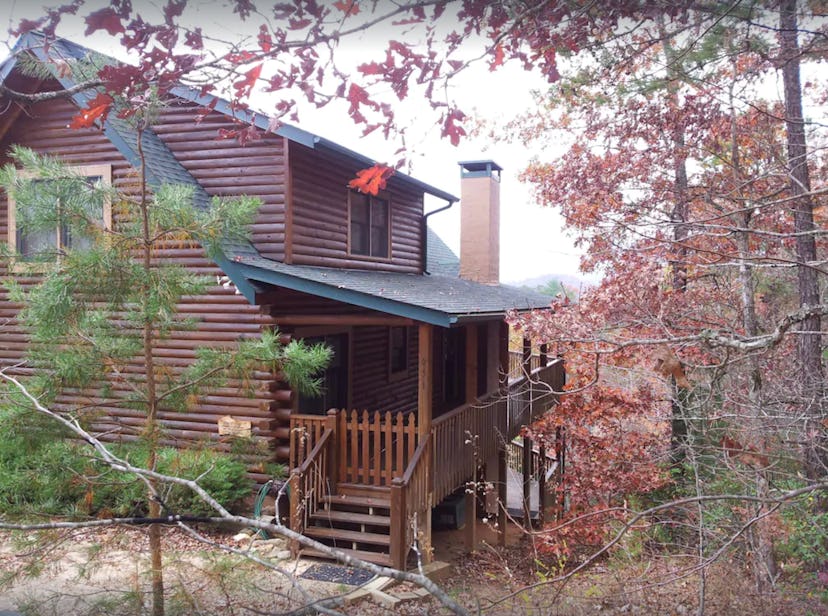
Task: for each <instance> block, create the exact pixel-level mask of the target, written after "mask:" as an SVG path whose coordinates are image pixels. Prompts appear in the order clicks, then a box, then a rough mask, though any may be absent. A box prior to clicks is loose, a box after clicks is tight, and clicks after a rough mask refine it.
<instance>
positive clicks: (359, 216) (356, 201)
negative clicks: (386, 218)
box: [351, 193, 370, 224]
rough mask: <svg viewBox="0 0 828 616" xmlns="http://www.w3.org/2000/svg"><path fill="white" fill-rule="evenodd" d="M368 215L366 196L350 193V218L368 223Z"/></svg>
mask: <svg viewBox="0 0 828 616" xmlns="http://www.w3.org/2000/svg"><path fill="white" fill-rule="evenodd" d="M369 216H370V211H369V208H368V196H367V195H360V194H358V193H351V220H352V221H357V222H361V223H363V224H368V220H369Z"/></svg>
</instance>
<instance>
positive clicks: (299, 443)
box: [290, 415, 326, 470]
mask: <svg viewBox="0 0 828 616" xmlns="http://www.w3.org/2000/svg"><path fill="white" fill-rule="evenodd" d="M325 422H326V418H325V415H291V416H290V468H291V470H292V469H294V468H296V467H297V466H299V465H300V464H302V462H303V461H304V460H305V458H306V457H307V454H308V452H309V451H311V450H312V449H313V446H314V445H316V442H317V441H318V440H319V439H320V438H321V437H322V432H323V431H324V430H325Z"/></svg>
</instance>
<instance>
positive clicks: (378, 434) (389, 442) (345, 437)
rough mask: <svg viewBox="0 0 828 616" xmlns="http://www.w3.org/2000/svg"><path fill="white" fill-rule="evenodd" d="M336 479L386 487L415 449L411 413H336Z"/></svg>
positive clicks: (414, 420)
mask: <svg viewBox="0 0 828 616" xmlns="http://www.w3.org/2000/svg"><path fill="white" fill-rule="evenodd" d="M336 433H337V439H338V443H339V444H338V450H339V460H338V464H337V467H338V477H337V480H338V481H340V482H344V483H359V484H362V485H374V486H390V485H391V482H392V481H393V480H394V478H395V477H399V476H401V475H402V474H403V473H404V472H405V470H406V468H407V467H408V463H409V461H410V460H411V458H412V456H413V455H414V450H415V449H416V448H417V440H418V439H417V417H416V415H415V414H414V413H379V412H375V413H369V412H368V411H361V412H360V411H340V412H339V414H338V416H337V427H336Z"/></svg>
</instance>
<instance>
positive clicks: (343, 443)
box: [0, 34, 565, 567]
mask: <svg viewBox="0 0 828 616" xmlns="http://www.w3.org/2000/svg"><path fill="white" fill-rule="evenodd" d="M86 52H87V50H85V49H84V48H82V47H79V46H77V45H74V44H72V43H70V42H67V41H56V42H53V43H52V44H51V45H50V46H49V47H48V48H44V46H43V40H42V38H41V37H40V36H39V35H36V34H30V35H26V36H24V37H23V38H22V39H21V41H19V42H18V45H17V47H16V48H15V53H18V54H20V53H31V54H33V55H34V56H35V57H38V58H40V59H41V60H44V61H48V60H54V59H55V58H56V57H57V59H60V60H65V61H73V60H76V59H78V58H81V57H83V56H84V55H85V54H86ZM0 78H2V80H3V83H4V84H5V85H6V86H7V87H9V88H11V89H13V90H18V91H27V92H32V91H36V90H37V89H40V90H59V89H60V88H68V87H70V86H71V85H72V83H71V82H70V81H69V79H68V78H67V77H65V76H62V75H60V74H58V73H57V72H56V73H55V76H54V78H53V79H51V80H35V79H32V78H29V77H26V76H24V75H23V74H22V73H21V72H20V71H19V70H17V68H16V59H15V57H14V56H13V57H12V58H11V59H9V60H8V61H7V62H6V63H5V64H3V65H2V69H0ZM174 93H175V96H174V97H172V98H171V99H170V100H169V101H168V105H167V106H166V108H165V109H163V111H162V113H161V114H160V116H159V118H158V120H157V122H156V124H155V125H154V126H153V127H152V130H151V131H147V134H146V135H145V136H144V143H143V146H144V150H145V151H146V152H147V153H148V159H147V170H148V172H149V173H148V177H149V182H150V185H151V186H152V187H157V186H160V185H161V184H164V183H185V184H188V185H190V186H192V187H193V189H194V192H195V199H196V201H197V202H201V203H206V202H208V200H209V198H210V197H212V196H223V197H231V196H240V195H249V196H255V197H258V198H260V199H261V201H262V206H261V209H260V211H259V216H258V218H257V220H256V222H255V224H254V225H253V226H252V229H251V240H250V242H249V244H245V245H233V246H228V247H227V249H226V250H225V255H224V257H222V258H219V259H218V260H217V262H216V263H213V262H211V261H210V260H208V259H207V258H206V256H205V254H204V252H203V250H202V249H201V248H200V247H198V246H190V247H181V246H170V247H168V248H167V249H166V250H164V251H162V252H161V253H160V254H159V255H158V258H159V259H169V260H173V261H175V262H177V263H180V264H182V265H186V266H187V267H188V268H191V269H192V270H193V271H195V272H199V273H202V274H208V275H210V276H215V277H216V280H217V282H216V285H215V286H212V287H211V288H209V289H207V290H206V291H205V292H204V293H203V294H202V295H199V296H193V297H188V298H186V299H185V300H184V301H182V302H181V304H180V305H179V310H180V311H181V313H182V314H183V315H186V316H188V317H191V318H192V320H193V322H194V323H195V327H194V329H187V330H186V331H180V332H173V334H172V335H171V336H170V337H169V339H167V340H164V341H163V342H162V343H161V345H160V347H159V349H158V361H160V362H161V363H163V364H164V365H165V366H166V367H167V368H168V372H169V374H170V375H172V376H173V378H174V376H175V375H176V374H179V373H180V372H181V371H183V370H184V369H186V367H187V366H188V365H189V364H190V362H191V361H192V360H193V359H194V357H195V352H196V349H198V348H199V347H200V346H204V345H209V346H216V345H222V344H232V343H235V342H236V341H237V340H238V339H240V338H246V337H255V336H258V335H260V334H261V332H262V331H263V330H264V329H266V328H274V327H278V329H279V331H281V332H282V333H283V336H284V339H285V340H287V339H290V338H302V339H308V340H318V341H322V342H325V343H327V344H328V345H330V346H331V347H332V348H333V349H334V351H335V355H334V360H333V363H332V365H331V366H330V367H329V368H328V371H327V373H326V375H325V385H326V388H325V392H324V394H323V395H322V396H320V397H318V398H315V399H308V398H304V397H301V396H298V395H296V393H295V392H293V391H291V390H290V388H289V386H288V385H287V384H286V383H284V382H282V381H280V380H279V376H278V375H276V374H269V373H260V374H257V375H256V377H255V379H256V384H257V395H256V396H255V397H254V398H248V397H245V396H244V395H242V394H240V393H239V392H238V391H237V389H235V388H233V387H232V386H228V387H226V388H223V389H219V390H217V391H214V392H211V393H210V394H209V395H205V396H202V397H200V398H199V399H198V400H197V401H195V403H194V404H193V406H192V408H191V409H190V410H189V411H188V412H187V413H186V414H180V413H176V412H173V411H165V410H162V411H161V413H160V415H159V417H160V420H161V422H162V424H163V426H164V434H165V442H166V444H170V445H182V444H184V443H187V442H192V441H200V440H208V441H213V442H216V443H219V442H220V440H221V438H220V431H219V427H218V426H219V424H220V420H221V419H222V418H227V417H230V418H232V419H233V420H236V421H237V422H241V423H242V424H247V425H249V426H250V429H251V435H252V438H253V439H254V441H256V442H257V443H258V444H259V445H261V446H262V447H263V451H266V452H269V453H267V454H266V455H267V457H270V458H272V459H274V460H277V461H282V462H285V463H287V464H289V466H290V468H291V469H292V474H291V478H290V482H291V483H290V486H291V497H290V498H291V523H292V525H293V527H294V528H295V529H297V530H300V531H303V532H304V533H306V534H307V535H308V536H311V537H313V538H315V539H317V540H319V541H321V542H323V543H326V544H328V545H333V546H335V547H338V548H347V549H351V550H353V551H354V552H355V553H356V554H357V555H359V556H362V557H365V558H368V559H369V560H373V561H376V562H382V563H387V564H393V565H395V566H398V567H404V566H405V564H406V559H407V556H408V553H409V549H410V547H411V546H412V545H413V542H414V540H415V539H418V540H419V542H420V543H419V545H421V546H425V547H426V548H427V547H428V546H429V545H430V515H429V514H430V510H431V508H432V507H433V506H435V505H437V504H438V503H439V502H440V501H442V500H443V499H444V498H445V497H447V496H449V495H450V494H452V493H454V492H456V491H457V490H458V489H463V487H464V486H465V485H466V483H467V482H469V481H474V480H476V479H478V478H482V477H483V475H481V473H483V472H485V476H486V478H487V479H490V480H493V481H495V482H499V484H500V485H501V486H502V485H503V484H504V474H503V473H504V471H503V468H502V466H503V464H504V460H505V446H506V443H508V442H509V441H510V440H511V439H512V438H513V437H514V436H515V435H516V434H517V433H518V432H519V430H520V427H521V426H522V425H524V424H525V423H527V422H528V421H529V420H530V418H531V417H532V416H533V414H534V415H536V414H538V413H541V412H544V411H546V410H547V409H548V408H549V407H550V406H551V404H553V403H554V400H555V396H554V393H552V392H554V391H560V389H561V387H562V386H563V382H564V378H565V377H564V371H563V365H562V363H561V361H560V360H557V359H554V358H549V357H546V355H545V353H544V352H543V350H542V352H541V354H540V355H539V356H536V357H535V359H534V361H535V365H534V367H533V366H532V365H531V364H530V361H532V360H531V359H530V357H529V356H528V355H527V356H526V357H523V358H521V362H520V365H521V366H523V367H524V368H525V370H524V374H522V375H513V376H515V377H516V378H513V379H509V378H508V375H509V372H510V368H509V365H510V363H509V362H510V359H509V351H508V328H507V326H506V324H505V322H504V316H505V313H506V311H507V310H514V309H516V310H530V309H537V308H543V307H545V306H546V305H548V300H547V299H546V298H543V297H542V296H536V295H533V294H531V293H527V292H525V291H521V290H517V289H510V288H509V287H504V286H502V285H499V284H498V283H497V280H496V271H495V279H494V280H483V281H480V280H474V279H469V278H468V276H467V277H466V278H460V277H458V276H457V274H456V272H448V273H446V272H444V271H443V270H444V269H446V268H448V269H452V268H454V269H456V265H457V264H453V263H451V257H449V259H448V263H446V262H439V261H433V262H432V261H431V255H432V252H433V251H436V250H437V249H438V248H442V249H444V248H445V247H444V246H442V245H440V242H439V240H438V238H436V237H434V236H433V235H432V234H431V233H430V232H428V231H427V227H426V225H425V222H424V221H425V218H424V195H425V194H431V195H434V196H436V197H437V198H440V199H443V200H445V201H446V202H447V203H448V204H451V203H453V202H454V201H456V200H457V199H456V197H454V196H453V195H450V194H449V193H445V192H443V191H441V190H439V189H436V188H434V187H431V186H429V185H427V184H424V183H422V182H420V181H418V180H416V179H414V178H410V177H408V176H405V175H403V174H397V175H395V176H394V177H392V178H391V179H390V181H389V183H388V187H387V189H386V190H385V191H384V192H382V193H380V195H378V196H377V197H369V196H365V195H361V194H359V193H356V192H354V191H350V190H349V189H348V188H347V182H348V180H350V179H351V178H353V177H354V175H355V173H356V171H358V170H359V169H362V168H365V167H366V166H369V165H370V164H371V161H369V160H367V159H365V158H364V157H362V156H360V155H358V154H356V153H354V152H351V151H349V150H346V149H345V148H342V147H341V146H338V145H336V144H333V143H331V142H328V141H326V140H324V139H321V138H318V137H316V136H314V135H311V134H309V133H306V132H304V131H302V130H300V129H297V128H294V127H289V126H286V127H283V128H282V129H280V130H277V131H276V132H275V133H273V132H267V133H264V134H263V135H262V138H261V139H260V140H256V141H252V142H250V143H248V144H246V145H245V146H240V145H239V144H238V143H237V142H235V141H232V140H219V139H217V134H218V131H219V130H220V129H222V128H224V129H228V130H232V129H234V128H236V127H237V125H236V124H234V119H233V118H232V117H231V115H230V112H229V111H228V110H229V107H228V106H227V105H226V104H225V103H224V102H222V101H218V104H212V105H211V107H212V108H213V110H212V111H211V112H209V113H207V114H206V115H204V114H205V105H206V104H210V103H212V102H213V101H212V99H210V98H206V97H203V96H201V95H200V94H198V93H197V92H195V91H192V90H189V89H187V88H183V87H182V88H177V89H176V90H175V91H174ZM83 96H84V95H83V94H79V95H75V96H73V97H71V98H59V99H54V100H48V101H43V102H38V103H33V104H22V103H18V102H15V101H10V100H7V101H3V106H2V109H4V111H3V112H2V113H0V162H2V163H3V164H5V163H7V162H9V159H8V156H7V152H8V148H9V146H10V145H12V144H20V145H24V146H28V147H30V148H32V149H34V150H36V151H38V152H42V153H48V154H51V155H53V156H56V157H58V158H61V159H62V160H64V161H65V162H66V163H67V164H69V165H72V166H95V167H96V168H98V169H103V170H104V172H103V173H105V174H106V175H107V178H108V180H109V181H111V183H112V184H113V185H114V186H116V187H117V188H119V189H120V190H122V191H124V192H125V193H127V194H129V193H130V192H134V191H135V190H136V181H135V178H136V169H137V166H138V157H137V144H136V135H134V134H133V133H131V132H130V130H129V129H128V128H127V127H126V125H125V124H123V123H119V122H118V121H117V120H116V119H109V120H107V122H106V124H105V125H104V126H102V127H99V128H90V129H82V130H70V129H69V128H67V126H68V125H69V124H70V122H71V118H72V117H73V116H74V115H75V114H76V113H77V110H78V107H79V106H81V105H83V103H84V101H85V100H86V99H84V98H83ZM197 116H199V117H200V116H203V118H201V119H200V121H199V122H196V118H197ZM247 119H248V120H249V121H250V122H252V123H254V124H258V125H260V126H266V125H267V119H266V118H263V117H261V116H257V115H252V114H251V115H250V116H249V117H248V118H247ZM461 169H462V173H463V181H466V179H468V180H471V181H470V182H469V184H470V185H474V188H473V190H472V191H471V193H470V194H471V195H472V196H471V197H470V199H469V200H470V201H472V200H474V199H475V197H474V192H475V191H477V190H479V189H481V188H480V187H482V190H484V191H489V192H486V193H485V194H484V196H483V199H482V201H484V202H485V203H484V204H483V206H484V207H486V208H490V207H492V206H493V204H494V205H496V206H497V208H498V209H497V210H496V211H495V210H491V212H490V213H489V214H486V215H480V214H478V215H476V216H474V218H475V220H482V219H485V220H486V221H488V223H487V224H490V225H491V224H497V219H498V216H499V213H498V212H499V197H497V194H499V171H500V168H499V167H497V165H495V164H494V163H492V162H491V161H473V162H472V163H467V164H465V165H464V166H462V167H461ZM496 193H497V194H496ZM465 194H466V193H465V188H464V203H463V207H465V200H466V197H465ZM495 197H497V199H495ZM494 201H497V203H496V204H495V203H494ZM112 224H114V225H117V224H119V220H118V217H117V213H116V214H115V216H114V219H113V221H112ZM488 231H489V232H490V235H491V232H492V227H491V226H490V227H489V228H488ZM495 232H496V229H495ZM15 233H16V230H15V227H14V212H13V210H10V207H9V201H8V199H7V198H6V196H5V195H4V194H3V195H0V238H4V239H6V240H7V241H9V242H10V243H13V242H14V241H15V240H14V238H15V237H16V235H15ZM465 241H466V242H467V243H469V242H470V243H471V244H472V245H473V246H475V247H476V249H477V248H479V241H478V240H474V239H472V240H469V239H468V238H467V239H466V240H465ZM484 257H485V258H488V259H494V260H495V261H496V260H497V257H498V255H497V254H494V255H492V254H487V255H484ZM0 267H3V266H0ZM466 269H467V270H469V268H466ZM491 269H492V264H491V262H489V263H488V264H487V265H486V266H485V267H483V268H482V270H486V271H488V272H489V274H488V275H489V276H491ZM427 270H431V271H427ZM436 270H440V271H439V272H438V271H436ZM474 270H475V268H474V267H472V268H471V270H469V271H474ZM495 270H496V266H495ZM0 276H3V277H5V276H14V277H15V278H16V280H18V282H21V283H22V284H24V285H29V284H35V283H36V282H37V280H38V276H37V274H32V273H19V272H12V271H6V270H3V271H0ZM471 277H472V278H473V277H474V276H473V275H471ZM20 308H21V306H20V305H18V304H15V303H13V302H12V301H11V300H10V299H9V296H8V294H7V292H6V291H5V290H4V289H2V288H0V321H1V322H2V326H0V367H1V368H4V369H9V370H13V371H15V372H16V373H18V374H25V373H26V372H27V368H26V367H25V364H21V362H23V360H24V357H25V353H26V349H27V336H26V333H25V331H23V329H22V328H21V326H20V324H19V323H18V322H17V320H16V315H17V312H18V311H19V310H20ZM124 394H125V392H118V391H115V392H113V393H112V394H111V395H110V396H111V397H110V398H108V399H107V398H105V397H104V394H103V392H102V391H93V392H84V393H83V394H82V396H81V394H77V393H75V394H66V395H65V396H64V397H62V398H61V399H60V402H61V403H64V404H67V405H69V404H73V403H79V402H80V403H83V404H89V403H90V401H92V402H94V403H95V404H97V405H98V406H99V408H101V409H102V410H103V411H105V413H104V415H103V416H102V417H101V418H100V419H99V421H98V423H97V424H96V429H97V430H99V431H100V432H101V433H107V434H110V435H115V438H120V439H127V440H128V439H133V438H135V437H136V434H137V431H138V428H139V426H140V425H141V421H142V417H141V414H140V412H138V411H133V410H131V409H129V408H128V407H125V406H124V405H123V404H121V403H120V398H121V397H122V396H123V395H124ZM254 475H255V473H254ZM257 478H258V479H259V480H264V479H266V477H265V476H264V475H262V474H258V476H257ZM467 500H468V499H467ZM472 501H474V499H472ZM468 504H469V507H471V510H472V511H473V510H474V502H469V503H468ZM471 526H473V525H471ZM503 527H504V526H501V528H503ZM427 552H428V550H427V549H426V554H427Z"/></svg>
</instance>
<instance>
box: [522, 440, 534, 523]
mask: <svg viewBox="0 0 828 616" xmlns="http://www.w3.org/2000/svg"><path fill="white" fill-rule="evenodd" d="M532 446H533V443H532V439H531V438H529V437H527V436H524V437H523V516H524V518H523V526H524V527H525V528H532Z"/></svg>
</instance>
